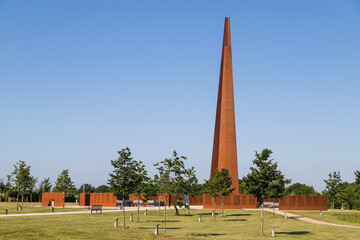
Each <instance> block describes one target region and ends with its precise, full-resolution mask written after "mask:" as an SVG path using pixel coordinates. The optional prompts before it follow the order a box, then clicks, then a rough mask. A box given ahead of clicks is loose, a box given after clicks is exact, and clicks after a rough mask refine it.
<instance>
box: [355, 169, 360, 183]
mask: <svg viewBox="0 0 360 240" xmlns="http://www.w3.org/2000/svg"><path fill="white" fill-rule="evenodd" d="M354 174H355V184H360V171H359V170H356V171H355V172H354Z"/></svg>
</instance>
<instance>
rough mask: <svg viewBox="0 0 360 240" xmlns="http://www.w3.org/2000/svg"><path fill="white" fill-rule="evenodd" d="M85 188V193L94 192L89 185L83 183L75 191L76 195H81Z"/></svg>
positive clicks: (93, 188)
mask: <svg viewBox="0 0 360 240" xmlns="http://www.w3.org/2000/svg"><path fill="white" fill-rule="evenodd" d="M84 187H85V193H93V192H94V191H95V187H93V186H91V184H87V183H84V184H82V185H81V186H80V187H79V189H78V190H77V193H78V194H79V193H83V192H84Z"/></svg>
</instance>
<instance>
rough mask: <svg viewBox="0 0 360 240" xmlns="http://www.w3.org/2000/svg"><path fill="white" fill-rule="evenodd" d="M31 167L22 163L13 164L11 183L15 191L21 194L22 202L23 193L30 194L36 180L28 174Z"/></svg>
mask: <svg viewBox="0 0 360 240" xmlns="http://www.w3.org/2000/svg"><path fill="white" fill-rule="evenodd" d="M30 169H31V166H27V165H26V163H25V162H24V161H21V160H20V161H19V162H17V163H16V164H14V171H13V172H12V176H11V179H12V182H13V184H14V187H15V189H16V190H17V191H18V192H21V194H22V201H23V196H24V193H25V192H30V193H32V192H33V190H34V187H35V184H36V182H37V178H35V177H34V176H31V174H30Z"/></svg>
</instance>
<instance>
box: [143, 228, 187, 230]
mask: <svg viewBox="0 0 360 240" xmlns="http://www.w3.org/2000/svg"><path fill="white" fill-rule="evenodd" d="M154 228H155V227H138V229H154ZM162 229H164V227H159V230H162ZM166 229H182V228H178V227H167V228H166Z"/></svg>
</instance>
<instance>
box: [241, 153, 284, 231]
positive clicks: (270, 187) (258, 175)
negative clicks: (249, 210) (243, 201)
mask: <svg viewBox="0 0 360 240" xmlns="http://www.w3.org/2000/svg"><path fill="white" fill-rule="evenodd" d="M271 154H272V151H271V150H270V149H264V150H262V151H261V153H258V152H257V151H255V159H254V160H253V164H254V165H255V167H250V173H249V174H248V175H247V176H246V180H245V182H246V184H247V188H248V189H249V192H250V193H251V194H253V195H254V197H256V198H257V199H258V200H259V201H260V205H261V224H260V232H261V235H264V198H269V197H270V196H272V195H273V192H274V189H278V190H281V189H283V188H284V185H285V183H290V181H291V180H289V179H285V177H284V175H283V174H282V172H281V171H280V170H278V169H277V168H278V165H277V162H275V163H274V162H273V160H274V159H270V155H271Z"/></svg>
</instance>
